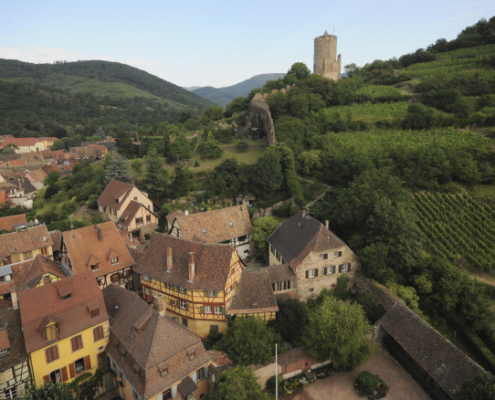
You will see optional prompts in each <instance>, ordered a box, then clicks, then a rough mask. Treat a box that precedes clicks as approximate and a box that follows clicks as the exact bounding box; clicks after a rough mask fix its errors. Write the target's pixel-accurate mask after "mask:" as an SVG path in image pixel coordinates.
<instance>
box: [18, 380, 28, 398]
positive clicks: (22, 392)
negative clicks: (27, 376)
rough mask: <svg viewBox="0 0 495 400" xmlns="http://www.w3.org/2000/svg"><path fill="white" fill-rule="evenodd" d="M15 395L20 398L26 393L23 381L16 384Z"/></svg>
mask: <svg viewBox="0 0 495 400" xmlns="http://www.w3.org/2000/svg"><path fill="white" fill-rule="evenodd" d="M17 395H18V396H19V397H21V398H22V397H23V396H25V395H26V387H25V386H24V383H21V384H20V385H19V386H17Z"/></svg>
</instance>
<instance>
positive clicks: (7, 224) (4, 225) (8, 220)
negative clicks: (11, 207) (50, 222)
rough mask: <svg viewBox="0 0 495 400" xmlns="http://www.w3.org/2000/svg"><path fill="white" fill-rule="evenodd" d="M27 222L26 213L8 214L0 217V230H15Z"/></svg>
mask: <svg viewBox="0 0 495 400" xmlns="http://www.w3.org/2000/svg"><path fill="white" fill-rule="evenodd" d="M26 224H27V218H26V214H17V215H9V216H8V217H1V218H0V232H2V231H10V232H12V231H15V230H16V229H17V228H19V227H21V226H25V225H26Z"/></svg>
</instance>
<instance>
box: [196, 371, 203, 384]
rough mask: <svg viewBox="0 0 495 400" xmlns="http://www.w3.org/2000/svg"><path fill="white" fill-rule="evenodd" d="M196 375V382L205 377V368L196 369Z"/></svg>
mask: <svg viewBox="0 0 495 400" xmlns="http://www.w3.org/2000/svg"><path fill="white" fill-rule="evenodd" d="M196 377H197V378H198V382H199V381H201V380H203V379H205V369H204V368H201V369H198V370H197V371H196Z"/></svg>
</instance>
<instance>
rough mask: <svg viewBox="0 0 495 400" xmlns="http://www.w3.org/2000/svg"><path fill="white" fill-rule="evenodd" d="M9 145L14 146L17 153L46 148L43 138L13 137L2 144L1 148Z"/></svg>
mask: <svg viewBox="0 0 495 400" xmlns="http://www.w3.org/2000/svg"><path fill="white" fill-rule="evenodd" d="M8 145H12V146H14V151H15V152H16V153H34V152H39V151H43V150H45V149H46V148H45V145H44V144H43V142H42V141H41V140H38V139H36V138H32V137H31V138H12V139H7V140H4V141H3V142H2V144H0V148H4V147H7V146H8Z"/></svg>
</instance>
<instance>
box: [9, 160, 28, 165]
mask: <svg viewBox="0 0 495 400" xmlns="http://www.w3.org/2000/svg"><path fill="white" fill-rule="evenodd" d="M8 163H9V166H11V167H15V166H17V165H24V164H25V161H24V160H23V159H19V160H10V161H9V162H8Z"/></svg>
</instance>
